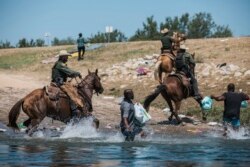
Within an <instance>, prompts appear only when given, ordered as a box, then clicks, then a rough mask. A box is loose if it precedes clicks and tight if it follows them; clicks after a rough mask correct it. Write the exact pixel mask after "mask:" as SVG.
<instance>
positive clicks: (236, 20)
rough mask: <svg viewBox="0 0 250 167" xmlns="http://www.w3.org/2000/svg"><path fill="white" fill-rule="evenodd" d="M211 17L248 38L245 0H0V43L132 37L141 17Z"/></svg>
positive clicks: (249, 10)
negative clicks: (110, 33) (115, 33)
mask: <svg viewBox="0 0 250 167" xmlns="http://www.w3.org/2000/svg"><path fill="white" fill-rule="evenodd" d="M199 12H206V13H210V14H211V15H212V18H213V21H214V22H215V23H216V24H217V25H224V26H227V25H228V26H229V28H230V29H231V30H232V32H233V35H234V36H235V37H238V36H245V35H250V0H40V1H39V0H0V41H1V40H2V41H6V40H8V41H10V42H11V43H12V44H14V45H15V44H16V43H17V42H18V40H19V39H21V38H26V39H28V40H30V39H31V38H33V39H37V38H42V39H45V40H46V41H47V38H46V37H45V33H49V34H50V36H51V37H50V38H51V39H52V38H54V37H58V38H59V39H63V38H67V37H72V38H77V37H78V34H79V33H80V32H81V33H82V34H83V36H84V37H90V36H91V35H95V34H97V32H105V28H106V26H112V27H113V29H118V30H119V31H121V32H122V33H124V34H125V36H126V37H131V36H132V35H134V33H135V32H136V30H137V29H142V27H143V26H142V24H143V22H146V18H147V17H150V16H153V17H154V20H155V21H157V23H158V26H159V25H160V23H162V22H165V19H166V18H167V17H171V18H173V17H175V16H178V17H180V16H181V15H183V14H184V13H189V14H190V16H194V14H196V13H199Z"/></svg>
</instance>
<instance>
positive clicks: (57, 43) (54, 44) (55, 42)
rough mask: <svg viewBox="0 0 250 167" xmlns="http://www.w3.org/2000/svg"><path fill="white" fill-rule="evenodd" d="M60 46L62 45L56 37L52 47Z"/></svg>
mask: <svg viewBox="0 0 250 167" xmlns="http://www.w3.org/2000/svg"><path fill="white" fill-rule="evenodd" d="M58 45H60V40H59V39H58V38H57V37H55V38H54V39H53V40H52V46H58Z"/></svg>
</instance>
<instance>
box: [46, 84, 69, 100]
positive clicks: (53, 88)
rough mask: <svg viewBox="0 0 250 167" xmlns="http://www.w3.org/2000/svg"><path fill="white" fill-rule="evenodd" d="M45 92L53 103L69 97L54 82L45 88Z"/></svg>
mask: <svg viewBox="0 0 250 167" xmlns="http://www.w3.org/2000/svg"><path fill="white" fill-rule="evenodd" d="M44 90H45V92H46V95H47V96H48V97H49V99H50V100H51V101H58V100H59V98H68V96H67V95H66V94H65V93H64V92H63V91H62V90H61V89H60V88H59V87H58V86H57V85H56V84H55V83H53V82H51V83H50V85H47V86H45V87H44Z"/></svg>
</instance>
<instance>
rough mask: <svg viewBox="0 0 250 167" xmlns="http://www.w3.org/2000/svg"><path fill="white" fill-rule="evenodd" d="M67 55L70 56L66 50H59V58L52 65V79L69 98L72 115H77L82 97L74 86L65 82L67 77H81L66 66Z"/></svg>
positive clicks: (80, 107)
mask: <svg viewBox="0 0 250 167" xmlns="http://www.w3.org/2000/svg"><path fill="white" fill-rule="evenodd" d="M68 56H71V54H69V53H68V52H67V51H66V50H61V51H60V53H59V59H58V61H57V62H56V63H55V64H54V66H53V67H52V80H51V82H53V83H55V84H56V85H57V86H58V87H60V89H61V90H62V91H63V92H65V93H66V94H67V95H68V96H69V98H70V108H71V111H72V113H73V116H79V115H80V111H79V109H80V110H81V109H82V107H83V102H82V99H81V98H80V97H79V95H78V93H77V91H76V89H75V87H74V86H73V85H71V84H67V83H66V81H67V78H75V77H79V78H82V76H81V74H80V73H79V72H77V71H74V70H71V69H70V68H69V67H67V64H66V63H67V61H68Z"/></svg>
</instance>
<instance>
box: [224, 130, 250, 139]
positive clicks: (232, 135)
mask: <svg viewBox="0 0 250 167" xmlns="http://www.w3.org/2000/svg"><path fill="white" fill-rule="evenodd" d="M227 138H229V139H236V140H244V139H250V136H249V129H247V128H246V127H240V128H239V130H237V131H236V130H233V129H232V128H231V127H230V128H228V132H227Z"/></svg>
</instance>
